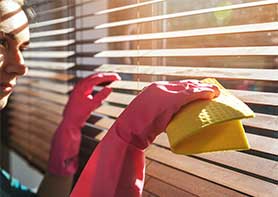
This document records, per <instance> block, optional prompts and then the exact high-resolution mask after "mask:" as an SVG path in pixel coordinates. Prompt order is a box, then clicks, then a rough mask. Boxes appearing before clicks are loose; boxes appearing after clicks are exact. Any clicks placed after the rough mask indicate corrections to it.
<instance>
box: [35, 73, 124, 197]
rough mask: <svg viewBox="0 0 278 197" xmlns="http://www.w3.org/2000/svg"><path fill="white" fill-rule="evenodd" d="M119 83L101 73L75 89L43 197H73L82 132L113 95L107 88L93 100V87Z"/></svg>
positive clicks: (54, 144)
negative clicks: (72, 191) (97, 110)
mask: <svg viewBox="0 0 278 197" xmlns="http://www.w3.org/2000/svg"><path fill="white" fill-rule="evenodd" d="M119 79H120V77H119V76H118V75H117V74H113V73H98V74H93V75H91V76H89V77H86V78H84V79H82V80H81V81H79V82H78V83H77V85H76V86H75V87H74V89H73V91H72V93H71V95H70V97H69V101H68V103H67V105H66V106H65V109H64V113H63V116H64V117H63V120H62V122H61V123H60V125H59V127H58V128H57V130H56V132H55V134H54V136H53V139H52V145H51V151H50V158H49V162H48V172H47V174H46V175H45V177H44V179H43V181H42V183H41V185H40V187H39V191H38V195H39V196H40V197H44V196H47V197H49V196H51V197H56V196H57V197H64V196H69V193H70V191H71V189H72V180H73V176H74V174H75V172H76V170H77V168H78V154H79V149H80V142H81V128H82V126H84V124H85V122H86V120H87V119H88V117H89V116H90V114H91V113H92V112H93V111H94V110H95V109H96V108H97V107H99V106H100V105H101V103H102V102H103V100H104V99H105V98H106V97H107V96H108V95H109V94H110V93H111V91H112V90H111V88H109V87H104V88H103V89H102V90H101V91H99V92H98V93H97V94H96V95H95V96H92V95H91V94H92V91H93V87H94V86H96V85H99V84H102V83H111V82H113V81H115V80H119Z"/></svg>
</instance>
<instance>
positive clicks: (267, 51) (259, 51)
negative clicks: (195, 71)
mask: <svg viewBox="0 0 278 197" xmlns="http://www.w3.org/2000/svg"><path fill="white" fill-rule="evenodd" d="M259 55H261V56H262V55H264V56H268V55H271V56H277V55H278V47H277V46H263V47H261V46H260V47H219V48H216V47H215V48H192V49H159V50H157V49H154V50H110V51H102V52H99V53H97V54H96V55H95V57H107V58H115V57H178V56H181V57H190V56H191V57H193V56H195V57H196V56H197V57H201V56H259Z"/></svg>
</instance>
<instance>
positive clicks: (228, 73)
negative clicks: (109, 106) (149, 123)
mask: <svg viewBox="0 0 278 197" xmlns="http://www.w3.org/2000/svg"><path fill="white" fill-rule="evenodd" d="M95 70H96V71H99V72H119V73H126V74H147V75H162V76H180V77H185V78H186V77H188V78H192V77H193V78H206V77H213V78H219V79H247V80H259V81H278V70H277V69H250V68H248V69H247V68H246V69H239V68H207V67H175V66H145V65H121V64H103V65H101V66H100V67H98V68H97V69H95Z"/></svg>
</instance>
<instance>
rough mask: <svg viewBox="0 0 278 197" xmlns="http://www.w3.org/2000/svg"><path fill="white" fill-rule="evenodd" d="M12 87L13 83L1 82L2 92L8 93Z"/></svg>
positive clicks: (0, 88)
mask: <svg viewBox="0 0 278 197" xmlns="http://www.w3.org/2000/svg"><path fill="white" fill-rule="evenodd" d="M13 88H14V85H13V84H11V83H1V84H0V90H1V92H2V93H10V92H11V91H12V90H13Z"/></svg>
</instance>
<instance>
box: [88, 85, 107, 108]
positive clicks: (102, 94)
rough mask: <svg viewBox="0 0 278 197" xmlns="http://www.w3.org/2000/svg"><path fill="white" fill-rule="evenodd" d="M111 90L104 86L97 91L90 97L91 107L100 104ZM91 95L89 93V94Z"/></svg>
mask: <svg viewBox="0 0 278 197" xmlns="http://www.w3.org/2000/svg"><path fill="white" fill-rule="evenodd" d="M111 92H112V88H110V87H104V88H103V89H102V90H101V91H99V92H98V93H97V94H96V95H95V96H94V97H93V98H92V99H91V104H92V107H94V108H97V107H99V105H101V103H102V101H103V100H104V99H106V98H107V97H108V96H109V95H110V93H111ZM89 96H91V95H89Z"/></svg>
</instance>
